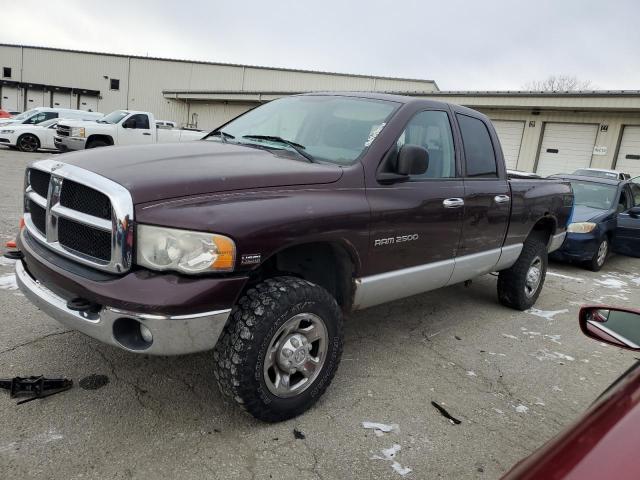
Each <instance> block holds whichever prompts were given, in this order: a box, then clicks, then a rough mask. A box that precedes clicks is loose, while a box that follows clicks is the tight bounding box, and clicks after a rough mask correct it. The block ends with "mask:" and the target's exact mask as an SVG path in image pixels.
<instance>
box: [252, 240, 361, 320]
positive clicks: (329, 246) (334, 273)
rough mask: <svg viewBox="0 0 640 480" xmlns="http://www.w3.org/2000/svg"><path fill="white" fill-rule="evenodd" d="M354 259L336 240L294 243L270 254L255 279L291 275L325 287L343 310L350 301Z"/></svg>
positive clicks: (349, 305) (349, 306) (348, 307)
mask: <svg viewBox="0 0 640 480" xmlns="http://www.w3.org/2000/svg"><path fill="white" fill-rule="evenodd" d="M353 274H354V262H353V259H352V257H351V255H350V254H349V252H348V251H347V249H346V248H345V247H344V246H342V245H341V244H339V243H330V242H322V243H306V244H303V245H295V246H292V247H289V248H287V249H285V250H283V251H281V252H278V253H277V254H275V255H274V256H272V257H271V258H269V259H268V260H267V261H266V262H265V263H264V264H263V265H262V266H261V267H260V269H259V271H258V272H257V276H258V277H259V278H257V279H256V280H262V279H264V278H269V277H274V276H279V275H294V276H297V277H300V278H304V279H305V280H308V281H310V282H313V283H315V284H316V285H320V286H321V287H323V288H325V289H326V290H327V291H328V292H329V293H330V294H331V295H333V297H334V298H335V299H336V301H337V302H338V305H340V307H341V308H342V309H343V310H349V309H350V308H351V304H352V302H353Z"/></svg>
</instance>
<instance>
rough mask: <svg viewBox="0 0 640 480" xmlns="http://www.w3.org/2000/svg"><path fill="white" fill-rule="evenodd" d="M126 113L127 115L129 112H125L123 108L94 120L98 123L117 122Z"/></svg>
mask: <svg viewBox="0 0 640 480" xmlns="http://www.w3.org/2000/svg"><path fill="white" fill-rule="evenodd" d="M127 115H129V112H125V111H124V110H116V111H115V112H111V113H110V114H109V115H105V116H104V117H102V118H101V119H99V120H96V121H97V122H98V123H118V122H120V120H122V119H123V118H124V117H126V116H127Z"/></svg>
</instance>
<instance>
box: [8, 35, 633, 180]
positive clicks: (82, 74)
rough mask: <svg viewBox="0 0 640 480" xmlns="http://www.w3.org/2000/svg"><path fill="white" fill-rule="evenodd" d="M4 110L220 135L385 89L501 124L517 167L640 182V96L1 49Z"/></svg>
mask: <svg viewBox="0 0 640 480" xmlns="http://www.w3.org/2000/svg"><path fill="white" fill-rule="evenodd" d="M0 68H2V72H1V73H2V76H1V77H0V108H4V109H7V110H25V109H29V108H33V107H37V106H52V107H53V106H59V107H66V108H80V109H84V110H93V111H101V112H104V113H108V112H110V111H112V110H117V109H127V108H130V109H136V110H147V111H151V112H153V113H154V114H155V115H156V116H157V117H158V118H162V119H166V120H173V121H176V122H178V123H179V124H181V125H189V126H197V127H199V128H203V129H211V128H214V127H216V126H218V125H220V124H222V123H224V122H225V121H227V120H229V119H230V118H233V117H234V116H236V115H238V114H240V113H242V112H244V111H246V110H247V109H249V108H252V107H254V106H255V105H257V104H259V103H262V102H266V101H269V100H272V99H274V98H278V97H281V96H284V95H290V94H294V93H302V92H309V91H331V90H343V91H378V92H393V93H400V94H405V95H414V96H420V97H426V98H433V99H437V100H442V101H447V102H452V103H459V104H462V105H466V106H469V107H471V108H475V109H477V110H480V111H482V112H484V113H485V114H487V115H488V116H489V117H490V118H491V119H492V120H493V122H494V125H495V126H496V130H497V131H498V135H499V137H500V140H501V143H502V147H503V150H504V154H505V157H506V159H507V163H508V166H509V167H510V168H514V169H518V170H525V171H536V172H538V173H541V174H544V175H546V174H551V173H558V172H571V171H573V170H575V169H576V168H581V167H587V166H592V167H598V168H617V169H620V170H623V171H625V172H628V173H631V174H632V175H640V91H588V92H443V91H439V90H438V87H437V85H436V83H435V82H434V81H433V80H416V79H403V78H387V77H375V76H363V75H348V74H341V73H325V72H312V71H304V70H291V69H280V68H267V67H256V66H248V65H230V64H222V63H210V62H197V61H187V60H169V59H161V58H148V57H136V56H127V55H114V54H104V53H91V52H79V51H71V50H60V49H51V48H42V47H28V46H20V45H0Z"/></svg>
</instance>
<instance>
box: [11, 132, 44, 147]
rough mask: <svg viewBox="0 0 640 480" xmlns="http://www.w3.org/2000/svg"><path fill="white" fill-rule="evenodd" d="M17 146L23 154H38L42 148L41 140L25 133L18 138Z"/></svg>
mask: <svg viewBox="0 0 640 480" xmlns="http://www.w3.org/2000/svg"><path fill="white" fill-rule="evenodd" d="M16 146H17V147H18V150H20V151H21V152H36V151H38V149H39V148H40V140H39V139H38V137H36V136H35V135H33V134H31V133H25V134H24V135H21V136H20V137H19V138H18V141H17V142H16Z"/></svg>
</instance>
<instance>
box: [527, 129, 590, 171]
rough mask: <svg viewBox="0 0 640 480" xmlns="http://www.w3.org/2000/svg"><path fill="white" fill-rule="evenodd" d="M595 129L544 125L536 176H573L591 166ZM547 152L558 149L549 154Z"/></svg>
mask: <svg viewBox="0 0 640 480" xmlns="http://www.w3.org/2000/svg"><path fill="white" fill-rule="evenodd" d="M597 134H598V126H597V125H590V124H580V123H547V124H546V125H545V127H544V134H543V138H542V146H541V147H540V156H539V160H538V167H537V169H536V170H537V173H539V174H540V175H542V176H547V175H553V174H554V173H572V172H573V171H574V170H576V169H578V168H585V167H589V166H590V165H591V156H592V155H593V147H594V145H595V143H596V135H597ZM549 150H558V151H557V152H556V153H552V152H550V151H549Z"/></svg>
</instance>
